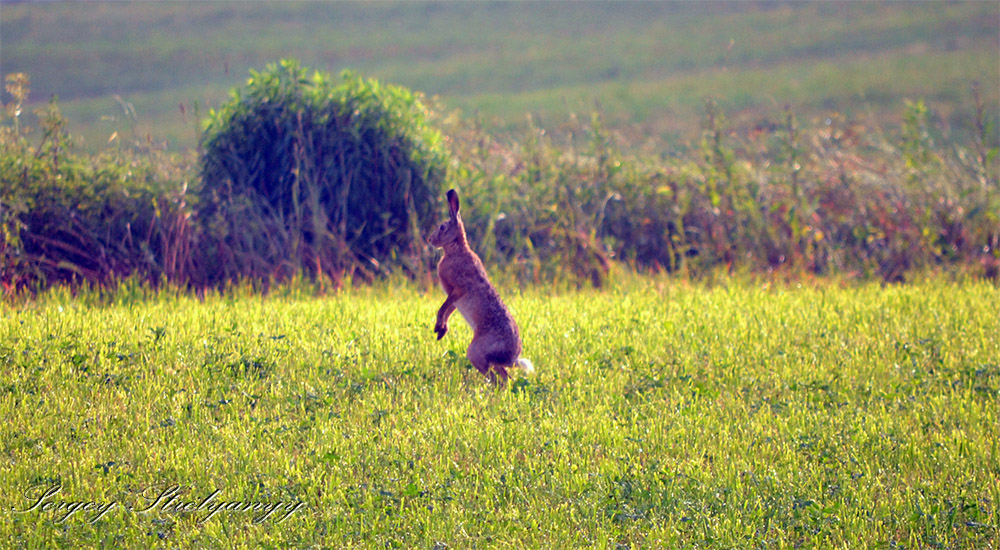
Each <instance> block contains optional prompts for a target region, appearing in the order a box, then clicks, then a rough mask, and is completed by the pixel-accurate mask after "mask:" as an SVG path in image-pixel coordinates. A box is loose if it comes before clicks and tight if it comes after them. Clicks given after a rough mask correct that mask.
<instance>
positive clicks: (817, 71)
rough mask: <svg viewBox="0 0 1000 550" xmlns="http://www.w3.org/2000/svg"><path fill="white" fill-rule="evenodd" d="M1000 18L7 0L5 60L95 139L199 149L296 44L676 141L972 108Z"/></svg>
mask: <svg viewBox="0 0 1000 550" xmlns="http://www.w3.org/2000/svg"><path fill="white" fill-rule="evenodd" d="M998 28H1000V6H998V4H997V3H996V2H968V3H962V2H957V3H956V2H948V3H944V2H918V3H889V2H878V3H875V2H871V3H860V2H852V3H809V4H805V3H790V4H783V3H765V4H750V3H741V2H732V3H658V2H650V3H595V2H551V3H534V2H529V3H521V2H518V3H442V4H423V3H402V4H396V3H381V2H379V3H368V4H354V3H330V4H328V3H296V2H292V3H269V4H264V3H235V4H234V3H221V2H213V3H188V2H185V3H177V2H148V3H111V2H109V3H101V4H92V3H86V4H77V3H52V2H46V3H38V4H32V3H24V4H20V3H18V4H10V3H4V5H3V7H2V10H0V39H2V54H0V63H2V68H0V71H2V72H3V73H4V74H8V73H11V72H18V71H24V72H27V73H29V74H30V76H31V78H32V82H33V89H34V94H33V97H34V99H35V101H36V102H42V101H45V100H46V99H47V98H48V97H49V96H51V95H53V94H56V95H58V96H59V98H60V103H61V105H62V107H63V110H64V112H65V113H66V114H67V116H68V117H69V118H70V120H71V125H70V131H71V132H72V133H73V134H75V135H77V136H82V137H83V138H85V140H86V146H87V147H88V148H91V149H93V148H98V147H101V146H103V144H104V143H105V142H106V141H107V139H108V137H109V136H110V135H111V134H112V133H113V132H116V131H117V132H119V134H120V135H121V136H131V135H133V134H134V135H135V136H139V137H141V136H144V135H147V134H149V135H151V136H152V137H154V138H155V139H157V140H167V141H168V142H169V143H170V144H171V145H172V146H173V147H189V146H192V145H193V144H194V143H195V139H196V137H195V136H196V131H195V121H194V120H193V118H192V117H193V115H192V107H193V104H194V103H195V102H198V103H199V104H200V105H201V106H202V107H203V108H204V107H209V106H218V105H219V104H220V103H221V102H222V101H223V100H224V99H225V97H226V94H227V92H228V90H229V89H231V88H233V87H235V86H239V85H241V84H242V83H243V82H244V80H245V78H246V76H247V71H248V69H249V68H262V67H263V66H264V65H265V64H266V63H268V62H272V61H276V60H278V59H281V58H286V57H296V58H299V59H300V60H301V61H302V62H303V63H305V64H306V65H309V66H312V67H315V68H319V69H323V70H330V71H334V72H336V71H339V70H341V69H345V68H350V69H355V70H358V71H360V72H362V73H363V74H365V75H366V76H371V77H377V78H379V79H383V80H386V81H391V82H394V83H398V84H402V85H405V86H407V87H411V88H414V89H416V90H420V91H423V92H425V93H427V94H429V95H439V96H440V98H441V101H442V104H443V106H444V107H446V108H461V109H463V110H464V111H465V112H466V113H468V114H470V115H471V114H472V113H478V114H479V115H480V116H482V117H483V118H485V119H486V121H487V122H488V123H489V124H491V125H492V124H496V125H499V126H500V127H510V126H515V125H518V124H522V123H523V122H524V120H525V115H526V113H529V112H530V113H533V114H534V115H535V116H536V117H541V119H542V120H543V122H545V123H547V124H550V125H554V124H559V123H561V122H562V121H563V120H565V116H566V114H567V113H568V112H582V113H589V112H590V111H591V110H593V109H595V108H597V106H598V105H599V106H600V108H601V109H602V110H604V112H605V113H606V115H607V116H608V118H609V119H610V120H611V121H613V122H619V123H634V124H638V125H640V127H641V129H642V131H643V132H647V133H648V134H649V135H651V136H666V137H669V138H677V137H686V136H690V135H691V133H692V132H693V131H696V130H697V128H698V120H699V113H700V109H701V105H702V101H703V99H704V97H706V96H715V97H717V98H719V100H720V104H721V105H722V106H723V107H724V108H726V109H729V110H744V111H746V112H748V113H759V112H774V111H779V110H780V109H781V108H782V107H783V106H784V105H785V104H789V105H791V106H792V107H793V109H795V110H796V111H797V112H798V114H799V116H800V117H808V116H812V115H821V114H825V113H826V112H828V111H832V110H838V111H843V112H846V113H848V114H850V115H854V116H865V117H868V116H872V117H875V119H876V120H877V122H879V123H887V124H892V123H894V122H896V121H898V119H899V117H900V116H901V115H900V113H901V112H902V100H903V99H904V98H912V99H919V98H923V99H926V100H927V101H928V104H929V105H930V107H931V109H932V110H933V111H934V112H935V114H936V116H938V117H940V119H941V120H943V121H944V122H946V123H947V122H951V121H954V120H962V119H963V117H965V118H967V117H968V111H969V110H970V109H971V107H970V100H969V94H968V87H969V84H970V83H971V82H972V81H980V82H981V83H982V89H983V91H984V93H985V94H986V99H987V100H988V102H989V104H990V105H992V106H994V107H996V106H997V102H998V101H1000V67H998V63H997V57H998V52H1000V33H998V30H997V29H998ZM116 95H117V96H120V98H121V102H119V101H118V100H116V99H115V98H114V96H116ZM182 103H183V104H184V105H185V106H186V108H187V115H186V117H185V116H182V115H181V113H180V109H179V105H180V104H182ZM125 104H131V105H132V106H133V107H134V110H135V113H136V115H137V117H135V118H132V117H131V115H128V114H126V111H125V110H124V109H123V108H122V105H125ZM994 111H1000V109H996V108H995V109H994Z"/></svg>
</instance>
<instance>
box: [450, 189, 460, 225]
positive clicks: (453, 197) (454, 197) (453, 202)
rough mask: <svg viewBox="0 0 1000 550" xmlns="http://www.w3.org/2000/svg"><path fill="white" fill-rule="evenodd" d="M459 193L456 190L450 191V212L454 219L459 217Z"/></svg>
mask: <svg viewBox="0 0 1000 550" xmlns="http://www.w3.org/2000/svg"><path fill="white" fill-rule="evenodd" d="M458 206H459V205H458V193H457V192H456V191H455V190H454V189H449V190H448V210H449V211H450V212H451V217H452V218H457V217H458Z"/></svg>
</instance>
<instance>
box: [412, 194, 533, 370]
mask: <svg viewBox="0 0 1000 550" xmlns="http://www.w3.org/2000/svg"><path fill="white" fill-rule="evenodd" d="M458 207H459V204H458V193H457V192H455V190H454V189H451V190H449V191H448V210H449V212H450V213H451V217H450V218H449V219H448V221H446V222H445V223H443V224H441V226H440V227H438V228H437V229H436V230H435V231H434V233H432V234H431V236H430V237H428V238H427V241H428V242H429V243H430V244H431V245H433V246H436V247H438V248H443V249H444V257H443V258H441V262H440V263H438V278H439V279H440V280H441V287H442V288H443V289H444V291H445V292H446V293H447V294H448V297H447V298H446V299H445V301H444V303H443V304H441V309H439V310H438V312H437V323H435V325H434V332H435V333H437V337H438V340H440V339H441V338H443V337H444V335H445V334H446V333H447V332H448V318H449V317H450V316H451V314H452V313H453V312H454V311H455V309H458V311H459V313H461V314H462V317H465V320H466V322H468V323H469V326H471V327H472V342H471V343H469V349H468V351H467V352H466V356H467V357H468V358H469V361H471V362H472V365H473V366H474V367H476V369H478V370H479V372H481V373H483V374H484V375H486V376H487V377H489V378H490V380H492V381H493V382H494V383H497V384H500V385H503V384H504V383H505V382H506V381H507V376H508V375H507V369H508V368H509V367H514V366H518V367H521V368H522V369H524V370H525V372H531V371H533V370H534V368H533V366H532V364H531V361H528V360H527V359H523V358H521V337H520V335H519V334H518V330H517V323H515V322H514V317H513V316H512V315H511V314H510V310H508V309H507V306H505V305H504V303H503V301H502V300H501V299H500V295H499V294H498V293H497V291H496V289H495V288H493V285H492V284H490V281H489V279H488V278H487V277H486V269H484V268H483V262H482V261H480V259H479V256H477V255H476V253H475V252H473V251H472V249H470V248H469V243H468V241H467V240H466V236H465V225H463V224H462V217H461V216H460V215H459V213H458Z"/></svg>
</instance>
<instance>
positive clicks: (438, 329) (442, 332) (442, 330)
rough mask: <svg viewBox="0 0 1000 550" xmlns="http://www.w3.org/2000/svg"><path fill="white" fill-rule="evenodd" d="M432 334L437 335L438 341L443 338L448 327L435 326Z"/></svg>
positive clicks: (445, 325)
mask: <svg viewBox="0 0 1000 550" xmlns="http://www.w3.org/2000/svg"><path fill="white" fill-rule="evenodd" d="M434 332H435V333H436V334H437V335H438V340H440V339H442V338H444V335H445V334H446V333H447V332H448V325H447V324H444V325H435V326H434Z"/></svg>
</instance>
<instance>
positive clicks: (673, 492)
mask: <svg viewBox="0 0 1000 550" xmlns="http://www.w3.org/2000/svg"><path fill="white" fill-rule="evenodd" d="M138 294H141V293H138ZM505 295H506V296H507V298H508V302H509V303H510V305H511V306H512V309H513V310H514V311H515V314H516V317H517V319H518V321H519V323H520V325H521V327H522V333H523V337H524V341H525V350H526V354H525V355H526V356H528V357H530V358H531V359H532V360H533V361H534V363H535V365H536V368H537V372H536V374H535V375H533V376H531V377H523V376H522V377H520V378H516V379H514V380H513V381H512V383H511V384H510V385H509V386H508V387H507V388H505V389H495V388H492V387H490V386H488V385H486V384H484V382H483V379H482V378H481V377H480V376H479V375H478V374H477V373H476V372H475V371H473V370H470V368H471V367H470V366H469V365H468V364H467V361H466V360H465V358H464V349H465V348H464V346H465V345H466V344H467V343H468V340H469V338H470V336H471V335H470V332H469V330H468V328H467V327H466V326H465V325H464V323H462V322H461V321H460V320H459V319H458V318H456V319H455V322H454V323H453V324H452V326H453V328H452V331H451V332H450V333H449V334H448V335H447V337H446V338H445V339H444V340H443V341H440V342H436V341H435V340H434V334H433V332H432V330H431V329H432V326H433V323H432V319H433V314H434V312H435V310H436V308H437V306H438V305H439V303H440V301H441V299H442V296H441V295H440V292H439V291H437V290H432V291H428V292H421V291H418V290H415V289H414V288H413V287H411V286H397V285H393V284H388V283H387V284H385V285H383V286H382V287H379V288H369V289H356V290H351V291H347V292H342V293H338V294H335V295H330V296H326V297H314V296H312V295H311V294H309V293H297V292H294V291H291V290H287V289H279V290H277V291H275V292H273V293H272V294H271V295H270V296H269V297H260V296H256V295H254V294H253V293H251V292H239V291H237V292H234V293H233V294H231V295H229V296H227V297H220V296H217V295H216V296H208V297H207V298H205V299H204V300H199V299H197V298H194V297H189V296H184V295H175V294H172V293H170V292H165V293H162V294H160V295H155V296H145V297H141V296H140V297H137V293H136V292H134V291H129V289H127V288H123V289H120V290H119V291H118V292H117V293H115V294H114V297H113V298H109V299H104V300H101V299H99V298H98V297H97V296H96V295H95V294H93V293H90V294H88V293H84V294H82V295H81V296H78V297H76V298H73V297H71V296H69V294H68V292H67V291H66V290H61V289H56V290H53V291H50V293H49V294H47V295H45V296H43V297H41V298H39V299H36V300H32V301H30V302H25V303H22V304H18V305H14V304H11V303H6V304H4V305H0V312H2V316H0V371H2V373H3V375H2V377H0V414H2V416H3V417H4V419H5V422H4V423H3V424H2V427H0V446H2V447H0V486H2V487H3V488H4V491H3V493H2V498H0V539H2V540H12V541H13V543H12V544H14V546H16V547H21V548H83V547H105V548H161V547H162V548H197V547H205V548H258V547H262V548H289V547H294V548H306V547H330V548H352V547H355V548H437V549H441V548H508V547H513V548H570V547H598V548H682V547H683V548H855V549H858V548H908V549H909V548H969V549H972V548H995V547H997V546H998V545H1000V534H998V533H997V529H998V523H1000V512H998V506H1000V449H998V440H997V439H998V438H997V434H998V431H1000V423H998V417H1000V400H998V392H1000V339H998V338H996V335H997V334H1000V318H998V316H997V305H998V304H1000V291H998V289H997V287H996V286H995V285H989V284H984V283H974V282H966V283H949V282H945V281H942V280H938V281H932V282H924V283H916V284H913V285H909V286H890V287H880V286H878V285H874V284H872V285H863V286H853V287H848V288H841V287H839V286H837V285H835V284H830V283H824V284H822V285H817V286H806V287H796V286H771V287H769V286H766V285H764V286H761V285H759V284H757V285H754V284H750V283H735V282H730V283H727V284H721V285H715V286H705V285H702V284H698V285H695V284H690V283H685V282H683V281H678V280H666V279H636V278H632V279H629V280H628V281H625V282H618V283H616V284H615V285H614V286H613V287H612V288H611V289H609V290H605V291H601V292H598V291H586V290H584V291H573V292H562V291H547V292H546V291H542V290H525V291H523V293H520V292H518V291H517V290H514V289H508V290H507V291H506V292H505ZM174 484H176V485H177V486H178V487H179V488H180V490H181V491H182V493H180V494H178V495H177V496H176V498H174V499H172V500H171V498H170V495H172V493H169V492H168V493H167V494H166V495H164V499H163V500H159V501H158V500H157V498H158V496H159V495H160V493H161V492H163V491H169V490H170V487H171V486H172V485H174ZM53 487H58V488H61V489H60V491H59V492H58V493H53V492H52V491H54V489H53ZM216 491H218V492H216ZM46 493H48V494H47V496H46ZM203 501H204V502H203ZM245 502H255V503H260V504H261V505H264V504H266V505H267V506H268V508H262V509H261V510H259V511H257V512H253V511H247V509H246V508H240V506H241V503H245ZM72 503H93V504H92V506H93V507H92V509H87V510H84V509H82V505H75V504H72ZM111 503H114V506H112V507H110V508H107V507H108V506H109V505H110V504H111ZM297 503H302V506H301V507H300V508H296V506H298V504H297ZM99 504H102V505H103V506H104V508H96V506H98V505H99ZM279 505H280V508H279ZM199 506H200V507H201V509H198V508H199ZM146 508H151V509H150V510H148V511H144V510H145V509H146ZM102 511H103V515H101V514H102ZM213 512H215V513H214V515H212V513H213ZM268 513H270V514H271V515H270V516H268V517H267V518H266V519H265V520H264V521H262V522H260V523H255V518H258V519H259V518H261V517H263V516H266V515H267V514H268ZM64 516H68V517H65V519H64ZM97 516H101V517H100V518H99V519H97V520H96V521H93V522H92V520H93V519H94V518H95V517H97ZM209 516H211V517H209ZM285 516H287V517H285ZM281 518H284V519H283V520H281ZM279 520H281V521H279Z"/></svg>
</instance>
